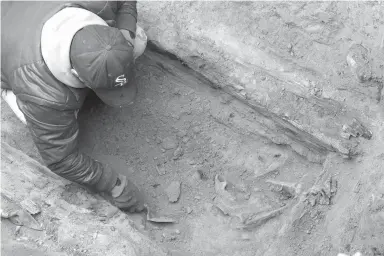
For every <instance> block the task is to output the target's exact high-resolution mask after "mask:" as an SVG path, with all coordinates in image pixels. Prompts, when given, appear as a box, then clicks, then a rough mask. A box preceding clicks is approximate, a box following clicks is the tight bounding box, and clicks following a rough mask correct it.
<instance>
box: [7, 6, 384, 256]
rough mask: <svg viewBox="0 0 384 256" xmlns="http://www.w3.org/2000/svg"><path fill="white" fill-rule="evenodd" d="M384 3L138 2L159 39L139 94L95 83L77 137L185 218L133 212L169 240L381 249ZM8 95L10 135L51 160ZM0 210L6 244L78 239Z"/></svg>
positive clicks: (205, 249)
mask: <svg viewBox="0 0 384 256" xmlns="http://www.w3.org/2000/svg"><path fill="white" fill-rule="evenodd" d="M159 10H160V11H159ZM233 10H236V12H234V11H233ZM250 10H252V13H253V15H256V16H257V17H253V16H249V15H246V14H247V13H249V11H250ZM383 10H384V9H383V6H382V3H380V2H369V3H358V2H337V3H336V2H313V3H301V2H295V3H286V2H274V3H263V2H226V3H219V2H179V3H178V2H156V3H154V2H141V3H140V4H139V13H140V15H141V17H140V22H141V23H142V25H143V27H144V28H145V29H146V31H147V33H148V37H149V39H150V40H151V41H152V43H151V42H150V43H149V44H148V50H147V51H146V52H145V54H144V55H143V56H141V57H140V58H139V59H138V61H137V66H136V68H137V72H136V76H137V77H136V82H137V84H138V87H139V94H138V98H137V101H136V103H135V104H134V105H132V106H131V107H129V108H126V109H113V108H109V107H107V106H105V105H104V104H103V103H102V102H101V101H100V100H99V99H98V98H97V97H96V96H95V95H94V94H90V95H89V96H88V98H87V100H86V102H85V104H84V106H83V108H82V110H81V111H80V113H79V117H78V119H79V123H80V141H79V146H80V148H81V150H82V151H83V152H86V153H88V154H89V155H91V156H93V157H94V158H95V159H97V160H100V161H103V162H105V163H109V164H111V165H113V167H114V168H116V169H117V170H119V171H120V172H121V173H123V174H126V175H127V176H128V177H129V178H130V179H131V180H132V181H134V182H135V183H136V184H137V185H138V186H139V188H140V189H141V190H142V192H143V194H144V195H145V197H146V202H147V204H148V205H149V206H150V207H151V208H153V209H154V210H155V211H156V212H158V213H159V214H161V215H164V216H166V217H169V218H173V219H175V220H177V221H176V223H171V224H156V223H151V222H147V221H145V216H144V214H130V215H128V218H129V219H130V220H132V221H133V222H134V226H135V227H136V229H137V230H138V231H139V232H141V233H142V234H144V235H145V236H147V237H149V238H150V239H151V240H153V241H154V242H155V243H157V244H158V245H159V246H160V247H163V248H166V249H167V250H168V251H169V255H175V256H176V255H183V256H188V255H191V256H195V255H196V256H197V255H204V256H205V255H207V256H210V255H218V256H226V255H228V256H251V255H252V256H254V255H266V256H275V255H295V256H301V255H302V256H306V255H319V256H320V255H321V256H322V255H324V256H328V255H337V253H346V254H347V255H353V254H354V253H355V252H357V251H360V252H361V253H362V254H363V255H364V256H379V255H384V242H383V241H384V171H383V170H384V167H383V166H384V122H383V120H384V108H383V102H382V100H381V89H382V86H383V68H382V63H383V62H382V60H384V58H383V52H382V50H383V38H384V37H383V35H384V34H383V26H384V25H383V21H382V19H380V17H383V13H384V11H383ZM291 14H294V15H291ZM251 21H252V22H251ZM155 46H156V47H159V46H160V47H161V48H162V49H165V50H166V51H167V52H163V53H162V54H159V53H158V52H156V51H155V50H159V49H158V48H156V47H155ZM149 49H152V51H150V50H149ZM169 53H173V54H175V55H176V56H174V55H172V54H169ZM177 58H179V59H181V60H182V62H180V61H179V60H177ZM187 65H188V67H187ZM190 68H191V69H190ZM201 74H202V75H201ZM207 78H208V79H209V80H210V81H208V80H207ZM1 108H2V113H1V139H2V140H3V141H4V142H7V143H8V144H9V145H11V146H12V147H14V148H17V149H20V150H22V151H23V152H25V153H26V154H27V155H29V156H30V157H32V158H34V159H36V160H38V161H41V160H40V156H39V155H38V153H37V151H36V148H35V146H34V144H33V142H32V139H31V137H30V135H29V131H28V130H27V128H26V127H24V126H23V124H22V123H21V122H20V121H19V120H18V119H17V118H16V117H15V116H14V114H13V113H12V111H11V110H10V109H9V107H8V106H7V105H6V104H5V102H1ZM355 118H357V119H355ZM352 153H353V154H352ZM351 155H353V157H351ZM348 157H349V158H348ZM73 187H77V186H72V189H73ZM69 195H71V193H70V192H68V194H63V200H65V201H68V202H69V203H72V204H75V203H76V202H77V201H76V200H75V199H73V198H72V197H71V196H69ZM110 221H111V222H113V221H116V220H114V219H112V220H110ZM2 224H4V225H2V229H1V231H2V239H3V241H5V242H6V243H2V253H3V254H4V255H17V256H22V255H81V254H76V253H74V252H73V251H70V250H62V251H60V250H59V251H58V252H57V251H55V252H50V250H49V247H50V245H49V244H46V245H45V244H44V246H42V247H41V248H40V246H39V245H38V244H35V245H34V246H30V245H29V244H27V243H24V242H23V240H20V236H18V235H17V234H14V226H12V225H13V224H11V223H9V222H8V221H7V220H4V221H2ZM102 224H105V225H110V224H111V223H110V222H108V221H106V222H105V220H104V222H102ZM108 227H109V226H108ZM22 229H24V228H22ZM67 232H68V233H65V234H70V230H69V231H68V230H67ZM96 232H98V231H96ZM30 236H31V237H30V240H33V235H32V234H31V235H30ZM120 239H121V240H122V241H123V240H124V236H122V237H120ZM3 241H2V242H3ZM79 241H80V243H83V242H84V241H82V240H81V238H79ZM57 243H60V241H59V242H57ZM56 245H58V244H56ZM78 249H80V251H81V248H78ZM96 255H105V251H104V252H103V250H102V249H101V250H100V252H99V254H96Z"/></svg>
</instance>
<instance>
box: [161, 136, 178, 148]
mask: <svg viewBox="0 0 384 256" xmlns="http://www.w3.org/2000/svg"><path fill="white" fill-rule="evenodd" d="M177 144H178V143H177V141H176V140H175V139H174V138H172V137H167V138H165V139H164V140H163V142H162V144H161V146H162V147H163V148H164V149H166V150H169V149H174V148H176V147H177Z"/></svg>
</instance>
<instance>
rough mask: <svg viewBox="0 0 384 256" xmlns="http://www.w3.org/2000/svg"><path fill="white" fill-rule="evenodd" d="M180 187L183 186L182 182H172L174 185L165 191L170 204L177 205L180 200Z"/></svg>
mask: <svg viewBox="0 0 384 256" xmlns="http://www.w3.org/2000/svg"><path fill="white" fill-rule="evenodd" d="M180 186H181V183H180V181H172V183H171V184H170V185H169V186H168V188H167V189H166V190H165V192H166V193H167V196H168V200H169V201H170V202H172V203H175V202H177V200H179V196H180Z"/></svg>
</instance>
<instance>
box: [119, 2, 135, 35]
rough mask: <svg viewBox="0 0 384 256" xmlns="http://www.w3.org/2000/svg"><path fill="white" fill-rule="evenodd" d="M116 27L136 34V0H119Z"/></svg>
mask: <svg viewBox="0 0 384 256" xmlns="http://www.w3.org/2000/svg"><path fill="white" fill-rule="evenodd" d="M117 3H118V10H117V16H116V27H117V28H118V29H125V30H128V31H130V32H132V34H133V35H136V23H137V9H136V1H118V2H117Z"/></svg>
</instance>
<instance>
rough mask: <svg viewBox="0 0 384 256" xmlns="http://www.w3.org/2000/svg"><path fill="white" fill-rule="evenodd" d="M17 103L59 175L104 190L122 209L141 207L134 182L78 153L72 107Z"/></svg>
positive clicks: (44, 153)
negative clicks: (63, 107) (60, 108)
mask: <svg viewBox="0 0 384 256" xmlns="http://www.w3.org/2000/svg"><path fill="white" fill-rule="evenodd" d="M18 105H19V107H20V109H21V111H22V112H23V114H24V116H25V119H26V121H27V126H28V128H29V130H30V132H31V134H32V136H33V140H34V142H35V144H36V146H37V149H38V150H39V153H40V155H41V157H42V158H43V160H44V162H45V163H46V164H47V166H48V168H49V169H50V170H51V171H52V172H54V173H56V174H58V175H59V176H61V177H63V178H65V179H68V180H70V181H73V182H76V183H78V184H83V185H86V186H88V187H90V188H92V189H94V190H96V191H98V192H106V195H107V196H111V200H112V201H113V203H114V204H115V205H116V206H117V207H119V208H120V209H122V210H129V211H130V212H134V211H137V212H140V211H142V210H144V206H143V200H142V195H141V193H140V191H139V190H138V188H137V187H136V185H135V184H134V183H132V182H131V181H129V180H128V179H126V177H125V176H124V175H121V174H118V173H117V172H116V171H115V170H114V169H113V168H111V167H110V166H109V165H107V164H102V163H100V162H97V161H95V160H94V159H92V158H91V157H89V156H87V155H85V154H83V153H81V152H79V150H78V145H77V143H78V134H79V127H78V122H77V119H76V113H75V112H76V111H75V110H57V109H53V108H49V107H46V106H42V105H38V104H36V103H33V102H28V103H23V102H22V101H18Z"/></svg>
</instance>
